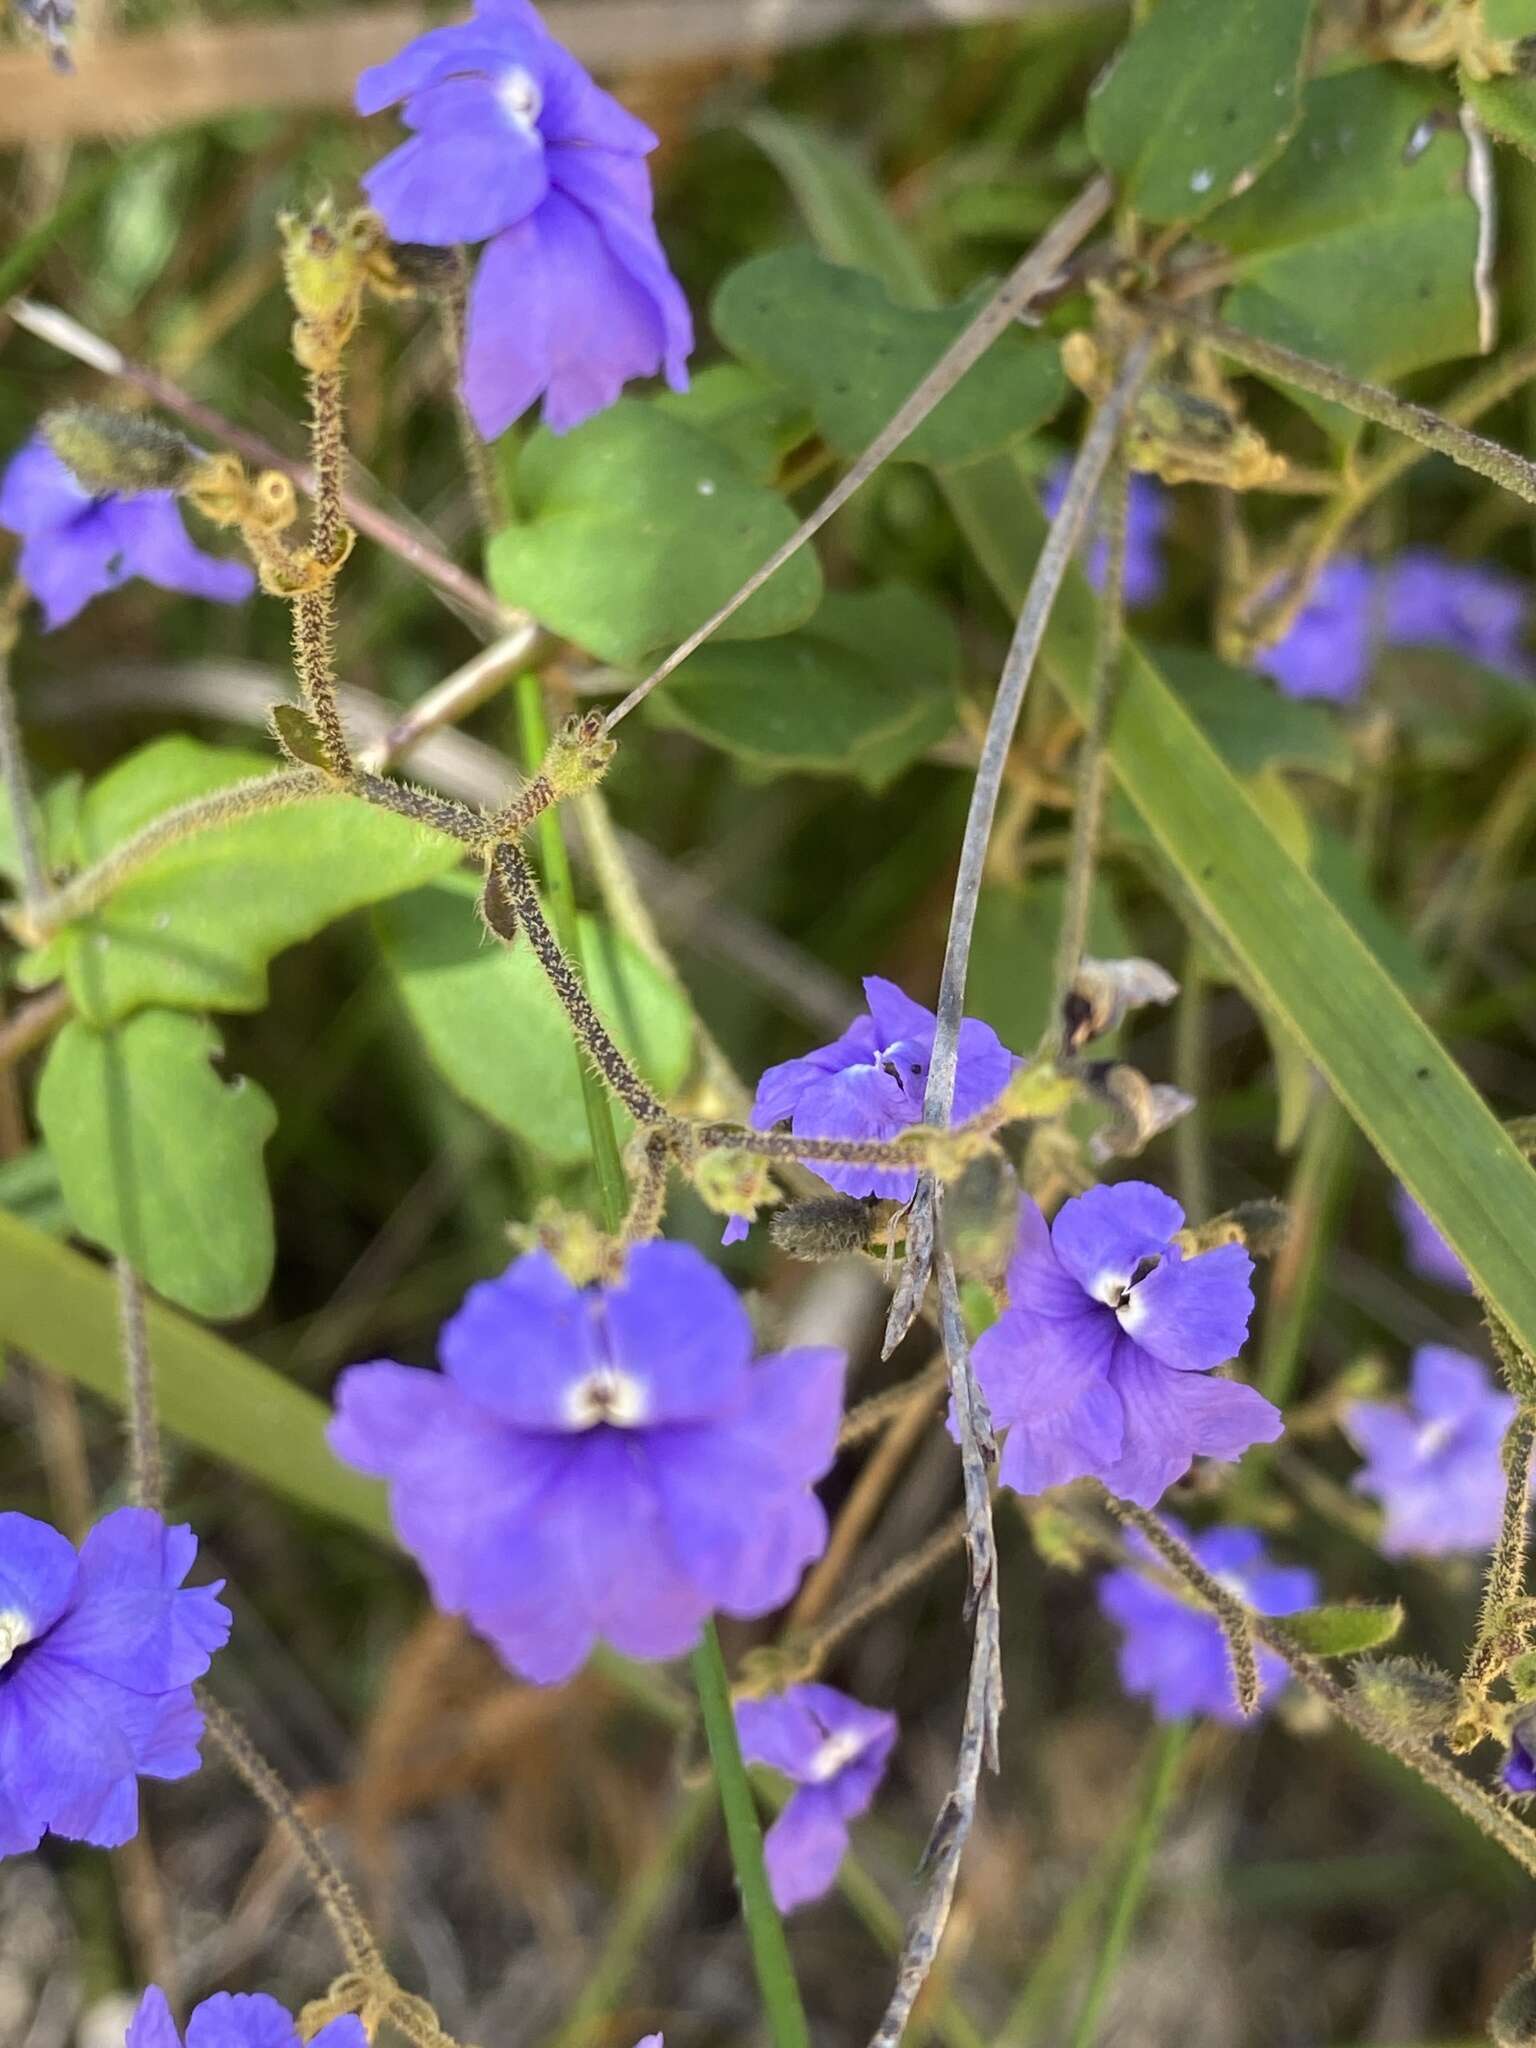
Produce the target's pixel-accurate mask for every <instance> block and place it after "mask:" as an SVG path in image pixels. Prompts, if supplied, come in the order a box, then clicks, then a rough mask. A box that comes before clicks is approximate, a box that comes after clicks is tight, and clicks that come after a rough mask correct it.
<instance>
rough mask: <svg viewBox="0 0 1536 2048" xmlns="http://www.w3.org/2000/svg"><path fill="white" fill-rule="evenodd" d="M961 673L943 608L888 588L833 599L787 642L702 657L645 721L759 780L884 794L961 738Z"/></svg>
mask: <svg viewBox="0 0 1536 2048" xmlns="http://www.w3.org/2000/svg"><path fill="white" fill-rule="evenodd" d="M959 672H960V645H959V641H958V639H957V637H956V634H955V630H954V627H953V626H952V625H951V624H950V622H949V619H948V616H947V615H946V614H945V612H944V611H943V610H942V608H941V607H940V606H938V605H936V604H935V603H934V602H933V601H932V599H930V598H927V597H925V596H923V595H922V593H921V592H919V591H916V590H911V589H908V588H906V587H905V586H903V585H901V584H888V585H886V586H885V587H884V588H883V589H880V590H867V591H859V592H855V593H843V592H832V593H829V594H828V595H827V596H826V597H825V598H823V600H822V603H821V609H820V610H819V611H818V612H817V614H816V616H815V618H814V619H812V620H811V621H810V623H809V624H808V625H805V626H802V627H801V628H800V629H799V631H798V632H794V633H786V634H784V635H783V636H782V637H781V638H780V639H777V640H760V641H739V642H737V643H736V644H735V645H734V646H724V647H720V646H715V645H713V644H711V645H709V646H706V647H702V648H701V649H700V650H699V652H698V653H697V654H695V655H691V656H690V657H689V659H688V660H687V661H686V662H684V664H683V666H682V667H681V668H680V669H679V670H678V671H677V673H676V675H675V676H673V677H672V678H671V679H670V680H669V681H668V682H667V684H666V685H665V686H664V687H663V688H662V689H660V690H658V691H656V692H655V693H654V695H653V696H652V697H651V698H650V700H649V705H648V709H649V712H650V715H651V717H652V719H653V720H654V721H655V722H656V723H658V724H661V725H670V726H678V727H681V728H682V729H683V730H685V731H687V732H691V733H694V734H695V735H696V736H697V737H698V738H700V739H704V740H708V741H709V742H710V743H711V745H713V746H717V747H721V748H723V749H724V750H725V751H726V752H727V753H729V754H732V755H734V756H735V757H736V759H737V760H739V761H742V762H745V763H749V764H750V765H751V766H752V767H753V768H755V769H760V770H762V771H764V772H768V771H776V772H779V773H790V772H799V773H802V774H808V775H852V776H856V777H857V778H858V780H859V781H861V782H862V783H864V784H865V785H866V787H868V788H870V789H879V788H882V787H883V786H884V785H885V784H886V783H888V782H889V781H890V780H891V779H892V778H893V777H894V776H896V775H899V774H900V773H901V771H902V769H903V768H906V767H908V766H909V765H910V764H911V763H912V762H913V761H915V760H916V759H917V757H918V755H920V754H921V753H922V752H923V751H924V750H925V749H926V748H927V747H930V746H932V745H934V744H935V743H936V742H937V741H939V740H941V739H943V738H944V737H945V735H946V734H947V733H949V732H950V731H952V730H953V728H954V724H955V720H956V716H957V713H958V709H959V700H958V698H957V696H956V685H957V683H958V680H959Z"/></svg>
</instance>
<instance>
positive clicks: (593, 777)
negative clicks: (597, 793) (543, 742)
mask: <svg viewBox="0 0 1536 2048" xmlns="http://www.w3.org/2000/svg"><path fill="white" fill-rule="evenodd" d="M617 751H618V741H617V740H613V739H610V738H609V737H608V728H607V724H606V722H605V720H604V718H603V714H602V712H601V711H588V712H587V713H585V714H584V715H576V716H573V717H570V718H568V719H567V720H566V721H565V723H564V725H562V726H561V728H560V730H559V732H557V733H556V734H555V737H554V739H553V740H551V742H550V746H549V752H548V753H547V754H546V755H545V756H544V761H543V766H542V771H541V772H542V773H543V775H544V777H545V779H546V781H547V782H548V783H549V786H550V788H551V789H552V790H553V791H554V792H555V795H556V796H557V797H563V796H580V795H582V794H583V793H584V792H585V791H587V790H589V789H596V787H597V785H598V784H599V783H600V782H601V781H602V779H603V777H604V776H605V775H606V774H607V772H608V764H609V762H610V761H611V760H612V759H613V757H614V755H615V753H616V752H617Z"/></svg>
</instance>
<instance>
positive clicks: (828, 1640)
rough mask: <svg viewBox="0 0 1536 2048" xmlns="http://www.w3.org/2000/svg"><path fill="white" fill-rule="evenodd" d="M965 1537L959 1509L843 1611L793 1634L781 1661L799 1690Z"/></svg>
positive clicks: (963, 1516) (952, 1552) (949, 1555)
mask: <svg viewBox="0 0 1536 2048" xmlns="http://www.w3.org/2000/svg"><path fill="white" fill-rule="evenodd" d="M966 1534H967V1529H966V1514H965V1510H964V1509H963V1508H962V1509H961V1510H960V1512H959V1513H958V1514H955V1515H952V1516H951V1517H950V1519H949V1520H948V1521H947V1522H944V1523H941V1524H940V1526H939V1527H938V1528H937V1529H935V1531H934V1532H933V1534H932V1535H931V1536H929V1537H928V1538H927V1539H926V1540H925V1541H924V1542H922V1543H920V1544H918V1546H917V1548H916V1549H915V1550H913V1551H912V1552H910V1554H909V1555H908V1556H906V1557H901V1558H898V1559H897V1560H896V1562H895V1564H893V1565H891V1566H890V1567H889V1568H888V1569H887V1570H885V1571H883V1572H881V1574H880V1575H879V1577H878V1578H876V1579H874V1580H872V1581H871V1582H870V1584H869V1585H867V1586H866V1587H865V1588H864V1590H863V1591H862V1592H860V1593H855V1594H853V1595H852V1597H851V1598H850V1599H847V1600H845V1601H844V1602H843V1604H842V1606H841V1607H838V1608H835V1609H834V1610H833V1612H832V1613H831V1614H830V1615H829V1616H828V1617H827V1619H826V1620H825V1621H824V1622H823V1623H822V1624H821V1626H820V1627H819V1628H816V1629H814V1630H812V1631H811V1632H809V1633H808V1634H805V1635H795V1634H793V1633H791V1635H790V1637H789V1639H788V1640H787V1642H786V1644H785V1655H786V1657H787V1658H788V1660H789V1663H790V1665H791V1666H792V1668H793V1670H794V1674H795V1682H796V1683H797V1684H798V1683H800V1682H801V1681H802V1680H804V1679H809V1678H815V1677H816V1676H817V1674H818V1673H819V1672H820V1671H821V1670H822V1668H823V1666H824V1665H825V1664H826V1661H827V1659H828V1658H829V1657H830V1656H831V1655H832V1652H833V1651H834V1650H835V1649H837V1648H838V1647H839V1645H840V1644H842V1643H845V1642H846V1641H847V1640H848V1638H849V1636H851V1635H856V1634H857V1633H858V1631H859V1630H860V1629H861V1628H863V1627H864V1626H865V1625H866V1623H868V1622H871V1621H873V1620H874V1618H875V1616H876V1615H877V1614H883V1613H884V1612H885V1610H886V1609H887V1608H888V1607H893V1606H894V1605H895V1604H896V1602H897V1601H898V1600H901V1599H904V1598H905V1597H906V1595H907V1594H908V1593H910V1592H911V1590H912V1588H913V1587H914V1586H918V1585H921V1584H922V1582H923V1580H924V1579H926V1578H927V1577H928V1575H929V1573H930V1572H934V1571H937V1570H938V1568H939V1566H940V1565H942V1564H945V1563H947V1562H948V1560H949V1559H950V1558H952V1557H953V1556H954V1555H955V1553H956V1552H957V1551H958V1550H960V1549H961V1548H962V1546H963V1545H964V1543H965V1540H966Z"/></svg>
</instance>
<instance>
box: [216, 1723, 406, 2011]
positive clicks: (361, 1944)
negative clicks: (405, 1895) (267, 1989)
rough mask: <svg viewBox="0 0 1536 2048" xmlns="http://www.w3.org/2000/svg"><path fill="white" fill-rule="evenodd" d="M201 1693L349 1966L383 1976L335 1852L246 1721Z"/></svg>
mask: <svg viewBox="0 0 1536 2048" xmlns="http://www.w3.org/2000/svg"><path fill="white" fill-rule="evenodd" d="M196 1692H197V1703H198V1705H199V1706H200V1707H201V1708H202V1711H203V1719H204V1721H205V1722H206V1724H207V1729H208V1734H209V1736H210V1737H211V1738H212V1740H213V1741H214V1743H216V1744H217V1746H218V1748H219V1749H220V1750H221V1751H222V1753H223V1755H224V1757H225V1758H226V1760H227V1761H228V1763H229V1764H230V1765H231V1767H232V1768H233V1770H234V1771H235V1774H236V1776H237V1777H239V1778H240V1779H241V1780H242V1782H243V1783H244V1784H245V1786H246V1787H247V1789H248V1790H249V1791H251V1792H253V1793H254V1794H255V1796H256V1797H257V1799H259V1800H260V1802H261V1804H262V1805H263V1806H264V1807H265V1808H266V1810H267V1812H268V1813H269V1814H270V1815H271V1816H272V1818H273V1820H275V1821H276V1822H277V1824H278V1826H279V1827H281V1828H282V1829H283V1830H284V1832H285V1833H286V1834H287V1836H288V1839H289V1841H290V1842H291V1843H292V1844H293V1846H294V1848H295V1850H296V1851H297V1852H298V1857H299V1861H300V1863H301V1864H302V1865H303V1868H304V1874H305V1876H306V1877H307V1878H308V1879H309V1882H310V1885H311V1887H312V1888H313V1890H314V1893H315V1896H316V1897H317V1898H318V1899H319V1901H320V1904H321V1906H322V1907H323V1908H324V1910H325V1915H326V1918H327V1919H328V1920H329V1921H330V1923H331V1927H332V1929H333V1931H334V1932H335V1935H336V1940H337V1943H338V1945H339V1946H340V1949H341V1952H342V1955H343V1956H344V1957H345V1958H346V1962H347V1967H348V1968H349V1969H352V1970H356V1971H358V1972H360V1973H362V1974H364V1975H367V1976H369V1977H370V1978H372V1977H377V1976H379V1975H380V1974H382V1972H383V1968H384V1959H383V1955H382V1953H381V1952H380V1949H379V1945H378V1943H377V1941H375V1939H374V1937H373V1933H372V1930H371V1929H370V1928H369V1926H368V1923H367V1921H366V1920H365V1919H364V1917H363V1911H362V1908H361V1907H360V1906H359V1905H358V1903H357V1897H356V1894H355V1893H354V1892H353V1890H352V1887H351V1886H350V1885H349V1884H348V1883H347V1880H346V1879H345V1878H344V1877H343V1876H342V1874H341V1871H340V1869H339V1868H338V1867H337V1864H336V1861H335V1859H334V1857H333V1856H332V1855H331V1852H330V1851H329V1849H327V1848H326V1846H325V1844H324V1843H323V1842H322V1841H321V1839H320V1837H319V1836H318V1835H317V1834H316V1833H315V1831H314V1829H313V1828H312V1827H311V1826H310V1824H309V1822H308V1821H307V1820H306V1819H305V1818H304V1816H303V1814H302V1813H300V1811H299V1809H298V1805H297V1803H296V1802H295V1800H294V1797H293V1794H292V1793H291V1792H290V1791H289V1790H288V1787H287V1786H286V1785H285V1784H284V1783H283V1781H282V1779H281V1778H280V1777H279V1776H278V1774H277V1772H276V1771H275V1770H274V1769H273V1768H272V1766H271V1764H269V1763H268V1762H267V1760H266V1758H265V1757H264V1756H263V1755H262V1753H261V1751H260V1750H259V1749H258V1748H257V1747H256V1745H255V1743H254V1742H253V1741H252V1740H251V1738H250V1735H249V1734H248V1733H247V1732H246V1729H245V1727H244V1725H243V1723H242V1722H240V1721H238V1720H237V1719H236V1718H235V1716H234V1715H233V1714H232V1713H230V1711H229V1709H228V1708H227V1707H221V1706H220V1705H219V1703H218V1701H217V1700H216V1699H214V1698H213V1696H212V1695H211V1694H210V1693H209V1691H208V1690H207V1688H206V1687H205V1686H198V1687H197V1688H196Z"/></svg>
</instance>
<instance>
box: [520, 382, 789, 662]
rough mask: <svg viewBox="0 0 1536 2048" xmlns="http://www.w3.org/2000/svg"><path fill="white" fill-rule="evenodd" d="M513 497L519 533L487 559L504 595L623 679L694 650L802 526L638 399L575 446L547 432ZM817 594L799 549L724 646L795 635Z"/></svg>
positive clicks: (613, 410) (724, 460)
mask: <svg viewBox="0 0 1536 2048" xmlns="http://www.w3.org/2000/svg"><path fill="white" fill-rule="evenodd" d="M516 490H517V498H518V507H519V511H520V513H521V514H522V520H521V523H519V524H517V525H513V526H508V527H504V528H503V529H502V531H501V532H500V533H499V534H497V535H496V537H495V539H494V540H493V541H492V542H491V545H490V548H489V550H488V553H487V568H488V573H489V576H490V580H491V585H492V588H493V589H494V590H495V592H496V595H497V596H498V597H499V598H501V599H502V601H503V602H504V603H506V604H510V605H520V606H523V607H525V608H526V609H527V610H528V611H531V612H532V613H533V615H534V617H535V618H537V619H538V620H539V621H540V623H541V624H543V625H545V626H547V627H548V628H549V630H550V631H551V632H552V633H558V634H560V635H561V636H562V637H563V638H564V639H567V640H574V641H575V642H576V643H577V645H578V646H581V647H584V648H586V649H587V651H588V652H589V653H591V654H595V655H598V656H599V657H600V658H601V659H602V660H604V661H612V662H617V663H618V664H620V665H621V666H627V667H634V666H637V665H638V664H640V663H641V662H643V661H644V660H645V658H646V657H647V656H648V655H652V654H655V653H656V652H657V651H658V650H660V649H662V648H665V647H672V646H675V645H676V643H677V642H678V641H679V640H682V639H684V638H686V636H687V635H688V634H689V633H691V632H692V631H693V629H694V627H695V626H697V625H700V624H701V623H702V622H703V621H704V620H705V619H707V618H708V617H709V615H710V614H711V612H713V611H715V610H717V609H718V607H719V606H720V605H722V604H724V602H725V600H726V599H727V598H728V597H730V596H731V594H732V593H733V592H734V591H735V590H737V589H738V588H739V587H740V585H741V584H742V583H744V582H745V581H746V579H747V577H748V576H750V575H751V573H752V571H753V570H754V569H756V568H757V567H758V566H759V565H760V564H761V563H762V562H763V561H764V560H765V559H766V558H767V556H769V555H771V554H772V553H773V551H774V549H775V548H776V547H778V546H779V545H780V543H781V542H783V541H786V540H788V538H789V536H790V535H791V534H792V533H793V532H794V530H795V525H796V520H795V515H794V513H793V512H792V511H791V510H790V509H789V507H788V506H787V505H786V504H785V503H784V502H783V500H782V499H780V498H779V497H777V496H776V495H775V493H774V492H772V491H770V490H766V489H764V487H763V486H762V485H761V484H758V483H754V482H753V480H752V478H751V477H750V476H749V475H748V473H747V471H746V470H745V469H744V468H743V467H742V465H741V463H740V461H739V460H738V459H737V457H736V456H735V455H733V454H732V453H731V451H730V450H729V449H728V448H727V447H726V446H724V444H723V443H721V442H720V441H717V440H714V439H713V438H711V436H710V435H708V434H705V433H701V432H700V431H699V430H698V428H696V427H694V426H691V425H689V424H688V423H687V422H686V421H684V420H681V419H677V418H675V417H674V416H673V415H672V414H671V413H668V412H664V411H662V410H661V409H660V407H658V406H655V405H646V404H644V403H642V402H641V401H640V400H639V399H636V398H621V399H620V400H619V402H618V404H617V405H611V406H610V407H609V408H608V410H607V411H606V412H603V413H599V414H598V416H597V418H596V419H593V420H589V421H588V422H587V423H586V425H585V426H581V427H577V428H576V429H575V430H574V432H572V433H569V434H564V435H561V436H558V437H557V436H556V435H554V434H551V433H549V432H548V431H547V430H545V429H543V428H541V429H540V430H539V431H538V432H537V433H536V434H534V435H533V436H532V438H531V439H530V440H529V442H528V445H527V447H526V448H525V449H524V450H523V453H522V456H521V457H520V459H519V461H518V464H517V471H516ZM820 596H821V570H820V568H819V566H818V564H817V561H816V558H815V556H814V554H813V553H812V552H811V550H810V549H809V548H802V549H801V551H800V553H799V554H797V555H796V556H795V558H794V559H793V561H790V562H787V563H786V564H785V565H784V567H783V568H782V569H781V570H780V571H779V573H778V574H777V575H776V576H775V577H773V578H772V580H771V581H770V582H769V583H767V584H766V585H765V586H764V588H763V589H762V590H760V591H758V592H757V594H756V595H755V596H754V597H752V598H750V599H749V600H748V602H747V603H746V604H744V605H743V606H742V608H741V610H740V611H739V612H737V613H736V614H735V616H734V617H733V618H731V619H730V620H729V621H728V622H727V623H726V624H725V625H724V626H722V627H721V628H720V632H719V635H718V636H717V637H719V638H721V639H730V640H755V639H762V638H765V637H767V636H768V635H770V634H774V633H787V632H789V631H790V630H791V629H792V628H793V627H795V626H798V625H800V624H801V623H802V621H804V620H805V619H808V618H809V617H810V615H811V613H812V612H813V611H814V610H815V609H816V604H817V600H818V599H819V598H820Z"/></svg>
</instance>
